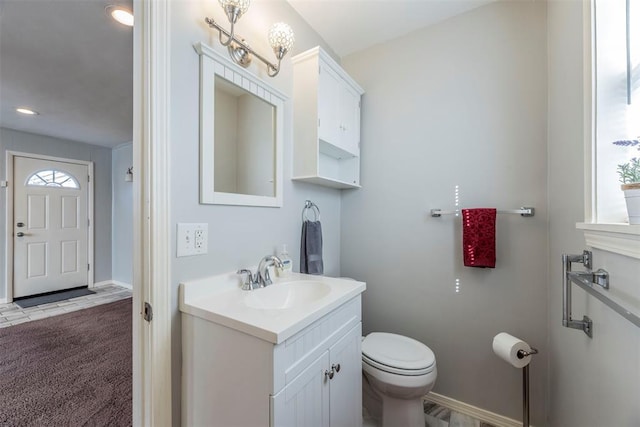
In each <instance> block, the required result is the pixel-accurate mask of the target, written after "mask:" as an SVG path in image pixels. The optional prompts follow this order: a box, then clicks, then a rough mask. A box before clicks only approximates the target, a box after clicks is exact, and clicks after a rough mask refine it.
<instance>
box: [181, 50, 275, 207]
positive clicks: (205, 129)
mask: <svg viewBox="0 0 640 427" xmlns="http://www.w3.org/2000/svg"><path fill="white" fill-rule="evenodd" d="M194 47H195V49H196V51H197V52H198V54H199V55H200V203H203V204H215V205H239V206H265V207H274V208H278V207H281V206H282V198H283V197H282V195H283V192H284V190H283V184H282V183H283V179H282V175H283V171H282V169H283V168H282V152H283V145H284V144H283V139H284V137H283V135H284V132H283V129H284V125H283V123H284V105H285V100H286V99H287V98H286V96H285V95H284V94H283V93H282V92H280V91H278V90H277V89H275V88H274V87H272V86H271V85H270V84H269V83H267V82H265V81H264V80H261V79H259V78H257V77H256V76H255V75H253V74H251V73H250V72H249V71H247V70H245V69H244V68H242V67H239V66H238V65H236V64H234V63H233V62H231V61H230V60H229V59H227V58H226V57H224V56H222V55H221V54H219V53H218V52H216V51H215V50H213V49H211V48H210V47H209V46H207V45H205V44H203V43H196V45H195V46H194Z"/></svg>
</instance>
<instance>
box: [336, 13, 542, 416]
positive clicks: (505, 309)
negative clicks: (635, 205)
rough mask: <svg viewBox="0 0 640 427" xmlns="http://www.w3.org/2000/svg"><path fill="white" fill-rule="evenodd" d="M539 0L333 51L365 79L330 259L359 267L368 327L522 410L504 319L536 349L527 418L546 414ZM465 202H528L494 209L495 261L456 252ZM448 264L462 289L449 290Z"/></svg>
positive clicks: (444, 386)
mask: <svg viewBox="0 0 640 427" xmlns="http://www.w3.org/2000/svg"><path fill="white" fill-rule="evenodd" d="M545 14H546V11H545V2H498V3H493V4H491V5H488V6H485V7H481V8H478V9H475V10H473V11H470V12H468V13H466V14H464V15H460V16H458V17H455V18H453V19H450V20H448V21H445V22H443V23H440V24H438V25H435V26H433V27H430V28H426V29H423V30H419V31H416V32H413V33H411V34H408V35H407V36H406V37H403V38H400V39H396V40H394V41H392V42H389V43H385V44H382V45H378V46H375V47H372V48H370V49H367V50H365V51H363V52H360V53H356V54H353V55H351V56H348V57H346V58H344V59H343V65H344V66H345V68H346V69H347V71H348V72H349V73H350V74H351V75H352V76H353V77H354V78H355V80H356V81H358V82H359V83H360V84H361V85H362V87H363V88H364V89H365V91H366V94H365V95H364V98H363V105H362V120H363V121H362V124H363V128H362V180H361V183H362V187H363V188H362V189H361V190H358V191H352V192H344V193H343V196H342V235H341V254H342V258H341V264H342V274H343V275H345V276H351V277H355V278H358V279H361V280H365V281H366V282H367V291H366V292H365V293H364V296H363V316H364V319H363V320H364V323H363V324H364V329H365V332H371V331H388V332H396V333H400V334H404V335H408V336H411V337H414V338H416V339H418V340H420V341H423V342H424V343H426V344H427V345H428V346H429V347H431V349H432V350H433V351H434V352H435V354H436V360H437V363H438V380H437V382H436V386H435V389H434V391H435V392H437V393H440V394H443V395H446V396H449V397H452V398H454V399H458V400H461V401H463V402H466V403H469V404H472V405H476V406H479V407H481V408H484V409H487V410H490V411H493V412H496V413H499V414H503V415H506V416H509V417H511V418H515V419H521V415H522V414H521V408H522V406H521V405H522V402H521V375H522V374H521V372H520V370H517V369H515V368H513V367H511V366H510V365H508V364H506V363H505V362H503V361H502V360H500V359H498V358H497V357H496V356H495V355H494V354H493V352H492V349H491V343H492V339H493V337H494V335H495V334H497V333H498V332H501V331H506V332H509V333H511V334H513V335H516V336H518V337H521V338H523V339H525V340H527V341H528V342H530V343H531V344H532V345H534V346H535V347H537V348H538V349H540V351H541V354H540V355H539V356H538V357H536V358H535V360H534V362H533V363H532V367H531V375H532V398H531V405H532V410H531V413H532V422H533V424H535V425H536V426H543V425H545V390H546V379H547V374H546V363H547V354H548V349H547V333H546V316H547V305H546V301H547V289H546V286H545V281H546V277H547V274H546V273H547V208H546V180H545V177H546V106H547V99H546V83H547V82H546V26H545ZM456 186H459V188H460V204H461V205H462V206H463V207H498V208H503V209H513V208H517V207H520V206H534V207H535V208H536V215H535V217H533V218H522V217H520V216H518V215H500V216H499V217H498V219H497V267H496V268H495V269H474V268H469V267H463V262H462V254H461V252H462V250H461V249H462V242H461V231H460V230H461V224H460V222H461V221H460V218H455V217H452V216H446V217H442V218H431V217H429V215H428V212H429V209H431V208H442V209H452V208H453V207H454V191H455V187H456ZM456 279H459V280H460V292H459V293H456V290H455V288H456Z"/></svg>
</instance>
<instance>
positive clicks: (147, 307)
mask: <svg viewBox="0 0 640 427" xmlns="http://www.w3.org/2000/svg"><path fill="white" fill-rule="evenodd" d="M144 320H146V321H147V322H151V321H152V320H153V307H151V304H149V303H148V302H146V301H145V303H144Z"/></svg>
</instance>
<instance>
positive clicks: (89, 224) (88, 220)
mask: <svg viewBox="0 0 640 427" xmlns="http://www.w3.org/2000/svg"><path fill="white" fill-rule="evenodd" d="M87 227H91V220H90V219H87Z"/></svg>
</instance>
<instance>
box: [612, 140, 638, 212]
mask: <svg viewBox="0 0 640 427" xmlns="http://www.w3.org/2000/svg"><path fill="white" fill-rule="evenodd" d="M614 144H615V145H619V146H623V147H635V146H638V151H640V139H631V140H622V141H614ZM617 171H618V176H619V177H620V182H621V183H622V185H621V188H622V191H624V198H625V201H626V202H627V214H628V215H629V224H640V157H633V158H632V159H631V160H629V161H628V162H626V163H622V164H619V165H618V169H617Z"/></svg>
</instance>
